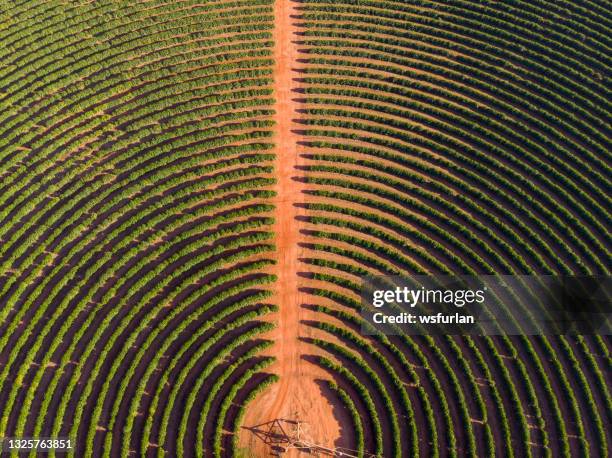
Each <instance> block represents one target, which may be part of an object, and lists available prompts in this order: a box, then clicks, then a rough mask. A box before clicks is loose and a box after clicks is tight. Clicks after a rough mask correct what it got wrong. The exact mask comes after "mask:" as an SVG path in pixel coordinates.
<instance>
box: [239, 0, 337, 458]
mask: <svg viewBox="0 0 612 458" xmlns="http://www.w3.org/2000/svg"><path fill="white" fill-rule="evenodd" d="M295 5H297V3H295V2H294V1H291V0H276V2H275V6H274V9H275V30H274V43H275V50H274V59H275V68H274V79H275V82H274V89H275V98H276V107H275V111H276V115H275V118H276V119H275V120H276V136H275V144H276V155H277V159H276V169H275V173H276V179H277V185H276V191H277V196H276V198H275V202H274V203H275V207H276V209H275V227H274V230H275V234H276V246H277V250H278V257H277V260H278V263H277V265H276V269H275V270H276V272H275V273H276V275H277V276H278V281H277V282H276V286H275V288H276V291H275V296H274V298H273V302H274V303H276V304H278V306H279V313H278V314H276V316H275V320H276V322H277V325H278V326H277V328H276V330H275V331H274V332H273V333H272V334H271V335H270V336H269V337H270V338H271V339H273V340H274V342H275V343H274V345H273V347H272V349H271V350H270V351H269V352H268V353H269V354H270V355H272V356H274V357H276V359H277V361H276V363H275V364H274V365H273V366H271V368H270V371H272V372H274V373H276V374H278V375H279V376H280V380H279V382H278V383H276V384H274V385H273V386H271V387H270V389H268V390H266V391H265V392H264V393H262V394H261V395H260V396H258V398H257V399H255V400H254V401H253V402H252V403H251V404H249V406H248V410H247V413H246V415H245V418H244V421H243V425H244V426H246V427H252V426H255V425H261V424H263V423H266V422H269V421H272V420H275V419H291V420H296V419H299V420H300V421H303V422H304V427H305V429H306V432H307V435H308V436H310V438H311V439H312V440H313V441H315V442H316V443H319V444H323V445H327V446H333V445H334V443H337V441H338V438H339V437H340V425H339V423H338V420H337V415H338V412H337V409H336V408H334V406H333V405H332V402H331V401H330V399H329V397H328V395H327V394H326V393H325V391H326V390H325V389H324V388H322V384H321V382H320V381H321V379H327V378H328V376H327V374H326V373H325V372H324V371H323V370H322V369H320V368H319V367H318V366H316V365H313V364H312V363H311V362H308V361H306V360H305V359H304V358H303V356H304V355H312V354H313V353H315V351H314V349H313V348H312V346H311V345H307V344H306V343H304V342H301V341H300V339H299V337H300V336H309V335H311V331H310V330H309V329H308V327H307V326H304V325H303V324H301V321H302V320H308V319H313V318H314V316H313V315H314V314H313V312H311V311H309V310H307V309H305V308H303V307H302V304H303V299H304V297H303V295H302V294H300V292H299V288H300V286H302V285H303V282H304V281H305V280H304V279H303V278H302V277H300V276H299V275H298V273H299V271H300V264H299V258H300V257H301V256H302V255H303V253H302V249H301V248H300V246H299V242H300V229H301V224H302V223H301V222H300V221H299V220H298V216H301V215H303V214H304V210H303V209H302V208H300V207H298V206H296V205H295V204H296V203H300V202H303V201H304V194H303V193H302V191H303V189H304V184H303V183H302V182H301V181H298V180H296V179H295V177H296V176H300V175H301V172H300V171H299V170H297V168H296V167H297V166H299V165H300V164H301V158H300V154H302V153H303V151H302V150H301V147H300V145H298V141H299V136H298V134H296V133H294V132H293V130H295V129H297V128H298V126H297V124H296V123H295V122H294V120H295V119H296V117H297V116H298V113H297V108H298V106H297V105H298V102H296V101H295V100H294V99H295V98H296V97H298V96H299V94H297V93H295V92H293V89H295V85H296V83H295V81H294V78H296V77H297V76H298V75H297V73H296V72H295V71H294V69H295V66H296V64H297V58H298V49H297V45H296V43H295V40H296V39H298V37H297V36H296V34H295V32H296V30H295V25H294V24H293V21H295V16H296V15H298V14H299V12H298V11H297V10H296V9H295ZM302 269H303V267H302ZM239 444H240V445H239V447H240V448H241V449H242V450H248V453H249V454H250V455H251V456H256V457H260V456H261V457H263V456H270V452H271V450H270V448H269V446H267V445H265V444H264V443H263V442H262V441H260V440H259V439H257V438H256V437H255V435H253V434H252V433H250V432H248V431H247V430H242V431H241V432H240V437H239ZM297 455H298V454H297V453H296V452H295V450H294V451H293V452H292V454H291V455H290V456H297Z"/></svg>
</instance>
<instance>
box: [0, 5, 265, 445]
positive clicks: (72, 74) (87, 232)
mask: <svg viewBox="0 0 612 458" xmlns="http://www.w3.org/2000/svg"><path fill="white" fill-rule="evenodd" d="M272 4H273V2H272V1H271V0H249V1H242V0H236V1H234V0H217V1H211V0H204V1H177V2H158V1H148V2H123V1H120V2H117V1H103V2H58V1H51V2H47V1H21V2H12V1H11V2H3V3H2V4H1V8H0V9H1V12H2V16H1V17H0V62H1V68H0V305H1V306H0V315H1V319H0V363H1V365H0V412H1V415H0V436H2V437H7V436H52V437H70V438H72V440H73V441H74V444H75V447H76V448H75V450H74V454H75V455H76V456H92V455H95V456H111V455H112V456H125V455H128V454H130V453H135V454H138V455H141V454H142V455H159V456H161V455H164V454H168V455H169V456H186V455H192V454H197V455H200V456H202V455H206V456H221V455H222V454H228V453H230V449H231V448H232V443H231V441H229V440H228V439H227V437H226V435H225V432H224V431H225V430H231V429H232V428H233V427H234V426H235V425H236V424H237V423H236V422H237V421H238V420H239V417H240V415H241V414H240V407H239V406H240V405H244V404H245V403H246V402H247V401H248V400H249V396H253V394H252V393H255V392H256V391H257V390H258V389H261V387H265V386H266V385H267V384H268V383H270V381H273V380H274V378H273V377H272V376H271V375H266V373H265V372H266V369H265V368H266V367H267V365H269V363H270V362H271V361H272V360H271V359H270V358H268V357H263V356H262V355H261V352H262V350H264V349H265V348H267V347H268V346H269V344H270V343H271V342H269V341H268V340H266V339H264V338H262V333H264V332H267V331H268V330H269V329H270V328H271V327H272V326H273V325H272V324H271V323H269V322H268V321H269V320H268V319H267V318H266V317H265V316H266V315H268V314H269V312H271V311H273V310H275V309H276V306H275V305H273V304H271V301H270V295H271V286H270V285H271V284H272V282H273V281H274V275H273V274H272V273H271V266H272V265H273V264H274V254H273V250H274V238H273V234H272V232H271V224H272V222H273V220H272V214H271V211H272V209H273V207H272V205H271V203H270V199H271V197H272V196H273V195H274V192H273V191H272V185H273V184H274V177H273V175H272V168H273V167H272V160H273V153H272V147H273V143H272V140H271V135H272V125H273V121H272V114H273V103H274V100H273V96H272V70H271V68H272V57H271V56H272V52H271V47H272V42H271V29H272V27H273V15H272ZM262 318H263V319H262ZM270 377H272V378H270ZM258 386H259V387H260V388H258Z"/></svg>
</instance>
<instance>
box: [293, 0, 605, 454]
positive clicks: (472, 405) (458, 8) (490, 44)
mask: <svg viewBox="0 0 612 458" xmlns="http://www.w3.org/2000/svg"><path fill="white" fill-rule="evenodd" d="M609 7H610V5H609V4H606V3H605V2H566V1H561V2H548V1H520V0H516V1H514V0H513V1H510V0H508V1H501V2H500V1H482V2H471V1H461V0H452V1H435V2H433V1H425V0H423V1H408V2H407V1H399V0H398V1H384V0H380V1H378V0H341V1H329V0H327V1H326V0H304V1H302V2H300V7H299V9H300V12H301V15H300V17H299V18H297V19H296V22H297V25H298V27H299V29H300V33H299V35H300V36H299V37H298V41H299V46H300V54H301V59H300V62H299V71H298V81H299V83H298V84H299V89H298V90H297V92H296V100H297V101H298V102H299V103H300V106H301V110H300V113H299V114H298V116H296V118H297V122H298V123H300V125H301V128H300V133H301V134H302V135H303V138H304V140H303V147H304V150H305V153H304V162H305V164H306V165H305V166H304V167H303V170H301V171H300V173H301V174H302V175H303V176H304V177H305V178H304V180H305V186H306V188H307V191H306V197H305V204H304V206H305V209H306V213H307V217H306V218H305V221H304V225H303V231H302V232H303V240H304V242H303V247H304V249H305V250H306V251H305V253H306V254H305V255H304V257H303V259H302V262H303V264H302V267H301V269H302V271H303V276H304V278H305V279H306V280H305V281H306V284H307V286H305V287H304V288H303V289H304V292H305V293H307V294H308V295H309V297H308V299H307V301H306V302H307V303H308V304H309V305H305V306H307V307H310V308H314V309H315V310H317V311H318V312H319V313H318V319H317V320H315V321H313V322H311V323H309V325H310V326H312V327H314V328H316V329H317V336H319V337H318V338H315V339H312V341H311V343H312V345H313V354H317V355H321V350H323V355H324V356H319V357H318V359H319V363H320V365H321V366H323V367H325V368H326V369H327V370H328V372H329V374H330V377H331V378H332V379H333V382H331V387H332V389H333V390H334V391H335V392H336V394H337V396H338V402H339V403H342V404H344V406H345V409H347V411H348V412H349V413H350V418H352V419H353V422H354V428H355V434H354V441H355V443H354V444H353V446H352V447H351V448H354V449H355V450H359V451H368V452H370V453H376V454H379V455H381V456H389V457H391V456H395V457H400V456H417V455H419V456H447V455H450V456H466V455H467V456H569V455H572V456H602V457H603V456H608V455H609V450H610V444H609V438H610V437H609V433H608V428H607V426H606V425H609V424H610V421H611V420H612V418H611V412H612V410H611V407H612V403H611V398H610V384H609V380H608V378H606V376H605V372H606V371H607V370H608V369H609V365H610V352H609V346H610V342H609V339H607V338H603V337H594V336H585V337H563V336H559V337H548V338H544V337H534V338H527V337H512V338H510V337H482V338H469V337H436V338H433V337H413V338H408V337H385V336H374V337H373V338H369V337H365V336H363V335H362V334H361V332H360V330H361V326H362V325H363V323H362V320H361V318H360V317H359V314H358V312H359V310H360V307H361V304H360V301H359V295H360V287H361V283H360V282H361V278H362V277H363V276H364V275H366V274H400V275H410V274H423V273H446V274H453V273H456V274H496V273H499V274H554V273H562V274H590V273H609V266H610V265H611V261H612V255H611V247H612V243H611V240H610V233H609V229H610V223H611V221H610V212H609V210H610V208H612V205H611V203H612V202H611V199H610V192H609V191H610V186H611V184H612V183H611V180H610V177H611V174H610V172H611V169H610V162H611V157H610V150H611V145H610V133H611V132H610V119H611V118H610V113H611V110H610V105H611V104H610V80H609V76H610V63H611V62H610V55H611V54H610V47H611V45H612V43H611V40H610V36H609V33H607V30H609V27H610V25H611V24H610V22H611V19H612V14H611V11H610V9H609ZM315 347H317V349H315Z"/></svg>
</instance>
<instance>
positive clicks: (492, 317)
mask: <svg viewBox="0 0 612 458" xmlns="http://www.w3.org/2000/svg"><path fill="white" fill-rule="evenodd" d="M611 295H612V276H609V275H591V276H568V275H559V276H554V275H481V276H467V275H463V276H449V275H440V276H433V275H431V276H426V275H418V276H411V277H400V276H368V277H365V278H364V279H363V282H362V288H361V303H362V310H361V316H362V318H363V319H364V320H365V322H364V324H363V326H362V332H363V333H364V334H370V335H371V334H375V333H379V332H382V333H384V334H388V335H399V334H407V335H446V334H450V335H462V334H463V335H560V334H585V335H587V334H601V335H611V334H612V324H611V323H612V300H611Z"/></svg>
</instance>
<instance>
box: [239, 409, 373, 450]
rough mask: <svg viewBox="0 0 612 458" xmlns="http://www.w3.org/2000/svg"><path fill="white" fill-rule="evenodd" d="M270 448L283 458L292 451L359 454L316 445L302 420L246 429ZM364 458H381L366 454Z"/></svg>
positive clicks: (268, 423)
mask: <svg viewBox="0 0 612 458" xmlns="http://www.w3.org/2000/svg"><path fill="white" fill-rule="evenodd" d="M244 428H245V429H247V430H249V431H251V432H252V433H253V434H254V435H255V436H256V437H257V438H259V439H260V440H261V441H263V442H264V443H265V444H266V445H268V446H269V447H270V450H271V451H272V452H273V454H275V455H277V456H281V455H282V454H283V453H286V452H289V451H290V450H292V449H294V450H299V451H300V452H301V453H306V454H309V455H312V456H338V457H346V458H358V457H359V452H358V451H357V450H351V449H348V448H343V447H328V446H326V445H322V444H317V443H315V442H314V441H313V440H312V439H311V438H310V436H309V435H308V433H307V423H306V422H303V421H300V420H288V419H284V418H277V419H275V420H272V421H268V422H266V423H261V424H259V425H255V426H250V427H246V426H245V427H244ZM362 456H363V457H364V458H379V456H378V455H375V454H373V453H368V452H364V453H363V454H362Z"/></svg>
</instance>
